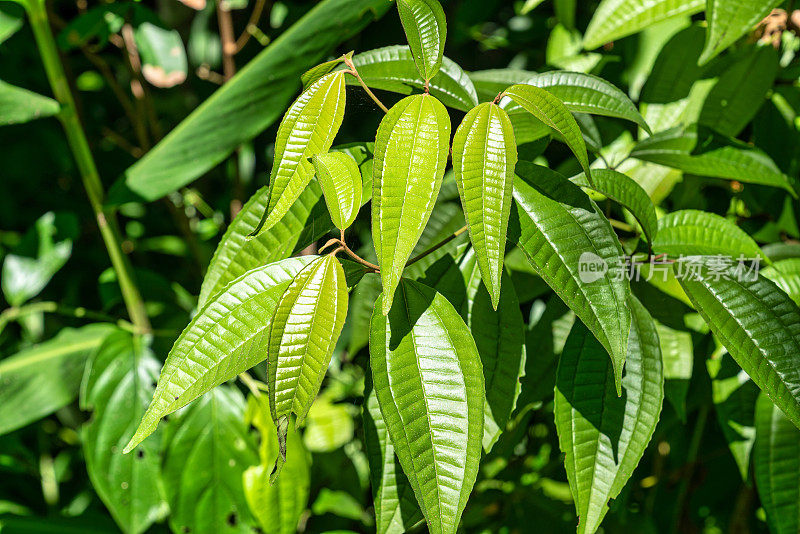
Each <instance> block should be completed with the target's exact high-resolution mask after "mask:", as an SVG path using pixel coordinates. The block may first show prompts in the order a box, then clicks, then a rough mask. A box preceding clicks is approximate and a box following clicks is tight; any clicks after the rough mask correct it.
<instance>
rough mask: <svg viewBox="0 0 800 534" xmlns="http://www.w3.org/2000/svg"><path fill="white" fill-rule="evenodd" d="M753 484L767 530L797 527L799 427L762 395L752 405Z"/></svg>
mask: <svg viewBox="0 0 800 534" xmlns="http://www.w3.org/2000/svg"><path fill="white" fill-rule="evenodd" d="M754 456H755V464H756V469H755V473H756V487H757V488H758V495H759V497H761V503H762V505H763V506H764V510H765V511H766V512H767V522H768V523H769V525H770V531H771V532H773V533H775V534H794V533H795V532H797V531H798V529H800V485H798V484H797V478H798V476H800V430H798V429H797V427H796V426H795V425H793V424H792V422H791V421H790V420H789V419H787V418H786V415H785V414H784V413H783V412H782V411H781V410H780V409H779V408H778V407H776V406H775V405H774V404H773V403H772V401H770V400H769V398H768V397H766V396H765V395H760V396H759V398H758V403H757V404H756V444H755V454H754Z"/></svg>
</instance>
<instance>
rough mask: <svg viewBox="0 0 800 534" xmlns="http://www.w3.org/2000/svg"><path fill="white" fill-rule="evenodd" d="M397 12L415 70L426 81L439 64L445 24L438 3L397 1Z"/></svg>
mask: <svg viewBox="0 0 800 534" xmlns="http://www.w3.org/2000/svg"><path fill="white" fill-rule="evenodd" d="M397 11H398V12H399V13H400V20H401V21H402V23H403V29H404V30H405V32H406V39H407V40H408V45H409V48H410V49H411V55H412V56H413V58H414V63H415V64H416V65H417V71H418V72H419V73H420V75H421V76H422V78H423V79H424V80H425V81H428V80H430V79H431V78H433V77H434V76H435V75H436V73H437V72H439V67H440V66H441V64H442V56H443V55H444V42H445V38H446V37H447V23H446V22H445V17H444V10H443V9H442V5H441V4H440V3H439V0H397Z"/></svg>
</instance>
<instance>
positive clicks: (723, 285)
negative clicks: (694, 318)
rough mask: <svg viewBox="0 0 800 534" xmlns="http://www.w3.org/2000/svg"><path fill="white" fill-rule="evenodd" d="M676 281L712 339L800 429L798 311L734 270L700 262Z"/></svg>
mask: <svg viewBox="0 0 800 534" xmlns="http://www.w3.org/2000/svg"><path fill="white" fill-rule="evenodd" d="M694 267H695V268H693V269H692V271H693V274H696V276H692V277H689V276H684V277H680V278H679V281H680V284H681V286H683V289H684V290H685V291H686V294H687V295H688V296H689V298H690V299H691V301H692V303H693V304H694V307H695V309H697V311H699V312H700V315H702V317H703V319H704V320H705V322H706V323H708V326H709V327H710V328H711V331H712V332H713V333H714V335H716V336H717V338H719V340H720V342H721V343H722V344H723V345H724V346H725V348H726V349H728V352H729V353H730V354H731V356H733V359H734V360H736V363H738V364H739V365H740V366H741V368H742V369H744V371H745V372H746V373H747V374H748V375H750V378H752V379H753V382H755V383H756V385H757V386H758V387H759V388H761V391H763V392H764V393H766V394H767V396H769V398H770V399H772V400H773V402H775V404H776V405H777V406H778V407H779V408H780V409H782V410H783V411H784V413H786V416H787V417H788V418H789V419H791V420H792V422H793V423H794V424H795V426H797V427H800V367H798V365H797V362H796V360H797V354H800V309H798V307H797V304H795V303H794V302H793V301H792V300H791V299H790V298H789V297H788V296H787V295H786V294H785V293H784V292H783V291H781V290H780V289H778V287H777V286H776V285H775V284H773V283H772V282H770V281H769V280H767V279H766V278H763V277H761V276H759V277H758V278H757V279H755V280H753V277H752V275H751V274H750V273H746V272H744V271H743V270H741V269H738V267H729V268H727V269H724V268H720V267H719V266H714V268H713V269H710V268H709V266H708V265H707V263H705V262H700V263H699V264H698V265H695V266H694Z"/></svg>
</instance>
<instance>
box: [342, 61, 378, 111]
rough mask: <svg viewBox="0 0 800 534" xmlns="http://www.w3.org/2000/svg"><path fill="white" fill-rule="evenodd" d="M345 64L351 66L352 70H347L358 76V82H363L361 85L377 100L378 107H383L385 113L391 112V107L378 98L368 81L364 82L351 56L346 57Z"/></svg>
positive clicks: (374, 100)
mask: <svg viewBox="0 0 800 534" xmlns="http://www.w3.org/2000/svg"><path fill="white" fill-rule="evenodd" d="M344 64H345V65H347V66H348V67H350V70H349V71H347V72H349V73H350V74H352V75H353V76H355V77H356V79H357V80H358V83H360V84H361V87H362V88H363V89H364V91H366V92H367V94H368V95H369V97H370V98H371V99H372V100H373V102H375V103H376V104H378V107H379V108H381V109H382V110H383V112H384V113H389V108H387V107H386V106H384V105H383V102H381V101H380V100H379V99H378V97H377V96H375V93H373V92H372V91H371V90H370V88H369V87H367V84H366V83H364V80H363V79H362V78H361V75H359V74H358V70H356V66H355V65H354V64H353V60H351V59H350V58H344Z"/></svg>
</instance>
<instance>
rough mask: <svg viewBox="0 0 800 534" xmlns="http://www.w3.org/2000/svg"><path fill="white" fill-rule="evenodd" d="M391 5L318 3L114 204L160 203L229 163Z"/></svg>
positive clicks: (118, 190) (121, 188) (170, 139)
mask: <svg viewBox="0 0 800 534" xmlns="http://www.w3.org/2000/svg"><path fill="white" fill-rule="evenodd" d="M390 7H391V4H390V3H388V2H386V1H385V0H323V1H321V2H319V3H317V5H316V6H314V7H313V8H312V9H311V10H310V11H309V12H308V13H307V14H306V15H305V16H303V17H302V18H301V19H300V20H298V21H297V22H296V23H295V24H294V25H292V27H291V28H289V29H288V30H286V31H285V32H283V33H282V34H281V35H280V37H278V38H277V39H276V40H275V41H273V42H272V44H270V45H269V46H268V47H267V48H265V49H264V50H263V51H262V52H261V53H260V54H259V55H257V56H256V57H255V58H253V59H252V60H251V61H250V62H249V63H248V64H247V65H246V66H245V67H244V68H243V69H242V70H241V71H239V73H238V74H237V75H236V76H235V77H234V78H232V79H231V80H230V81H229V82H228V83H226V84H225V85H224V86H222V87H221V88H220V89H218V90H217V91H216V92H215V93H214V94H213V95H212V96H211V97H210V98H209V99H208V100H206V101H205V102H203V103H202V104H201V105H200V106H199V107H198V108H197V109H196V110H195V111H194V112H193V113H192V114H191V115H189V116H188V117H187V118H186V119H185V120H184V121H183V122H181V123H180V125H179V126H178V127H176V128H175V129H174V130H172V131H171V132H170V133H169V134H168V135H167V136H166V137H165V138H164V139H163V140H162V141H161V142H160V143H159V144H158V145H156V147H155V148H153V150H151V151H150V152H148V153H147V155H145V157H143V158H142V159H140V160H139V161H138V162H136V163H135V164H134V165H133V166H131V167H130V168H129V169H128V170H127V171H126V172H125V177H124V178H123V179H122V180H120V181H119V182H117V183H116V184H115V185H114V187H113V188H112V190H111V192H110V194H109V200H108V201H109V203H111V204H121V203H123V202H127V201H130V200H148V201H149V200H155V199H157V198H160V197H162V196H164V195H166V194H168V193H171V192H172V191H176V190H177V189H179V188H181V187H183V186H184V185H186V184H188V183H189V182H191V181H192V180H194V179H195V178H197V177H199V176H201V175H202V174H204V173H205V172H206V171H208V170H209V169H211V168H212V167H214V166H215V165H217V164H218V163H219V162H221V161H223V160H224V159H225V158H226V157H228V155H230V153H231V152H233V150H234V149H236V147H238V146H240V145H241V144H242V143H244V142H246V141H249V140H251V139H253V137H255V136H256V135H258V134H259V133H261V132H262V131H264V129H266V128H267V127H268V126H270V125H271V124H272V123H273V122H275V121H276V120H277V119H278V118H280V116H281V113H282V112H283V110H284V109H286V105H287V104H288V103H289V102H290V101H291V99H292V98H293V97H294V95H296V94H297V88H298V85H299V83H298V78H299V77H300V75H301V74H302V73H303V72H304V71H305V70H306V69H309V68H311V67H313V66H314V65H315V64H317V63H318V62H319V61H321V60H322V59H324V58H325V57H326V55H327V54H329V53H330V52H331V50H333V49H334V48H335V47H336V45H338V44H339V43H341V42H343V41H346V40H347V39H349V38H350V37H352V36H353V35H356V34H357V33H359V32H360V31H361V30H362V29H363V28H364V27H365V26H366V25H367V24H368V23H369V22H371V21H372V20H374V19H375V18H379V17H380V16H382V15H383V14H384V13H385V12H386V11H387V10H388V9H389V8H390Z"/></svg>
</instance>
